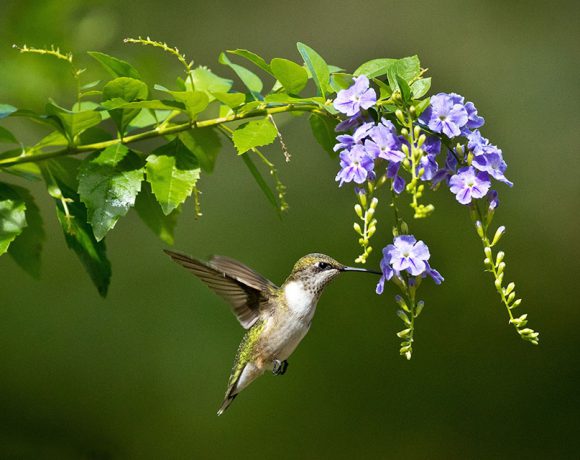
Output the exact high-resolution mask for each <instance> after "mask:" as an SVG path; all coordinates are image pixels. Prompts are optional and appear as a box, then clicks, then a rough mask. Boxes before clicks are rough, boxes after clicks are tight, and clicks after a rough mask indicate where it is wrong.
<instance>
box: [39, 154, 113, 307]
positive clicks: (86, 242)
mask: <svg viewBox="0 0 580 460" xmlns="http://www.w3.org/2000/svg"><path fill="white" fill-rule="evenodd" d="M67 160H68V161H63V160H62V159H61V160H59V161H50V162H48V164H45V166H44V167H43V175H44V178H45V181H46V184H47V189H48V193H49V194H50V196H52V197H53V198H54V199H55V203H56V215H57V217H58V221H59V223H60V225H61V227H62V230H63V232H64V237H65V241H66V244H67V246H68V247H69V248H70V249H72V250H73V251H74V252H75V253H76V255H77V256H78V258H79V259H80V261H81V263H82V264H83V266H84V267H85V269H86V270H87V272H88V274H89V276H90V277H91V280H92V281H93V283H94V284H95V286H96V287H97V290H98V291H99V294H100V295H101V296H103V297H105V296H106V295H107V290H108V287H109V282H110V280H111V264H110V263H109V260H108V259H107V254H106V248H105V242H104V241H100V242H98V241H97V240H96V239H95V237H94V235H93V231H92V229H91V227H90V226H89V224H88V223H87V211H86V208H85V206H84V205H83V204H82V203H81V202H80V200H79V196H78V194H77V193H76V192H75V191H74V189H73V188H71V187H70V185H72V186H75V188H76V180H75V179H74V177H71V170H74V171H76V170H78V163H79V162H78V161H76V160H71V159H67ZM75 165H77V166H75ZM67 184H69V185H67ZM63 201H65V203H66V207H65V204H64V203H63Z"/></svg>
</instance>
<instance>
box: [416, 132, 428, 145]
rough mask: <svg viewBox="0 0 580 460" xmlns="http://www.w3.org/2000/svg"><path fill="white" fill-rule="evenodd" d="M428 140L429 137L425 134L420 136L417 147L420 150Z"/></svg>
mask: <svg viewBox="0 0 580 460" xmlns="http://www.w3.org/2000/svg"><path fill="white" fill-rule="evenodd" d="M426 140H427V136H425V134H421V135H420V136H419V139H417V147H418V148H421V147H423V144H424V143H425V141H426Z"/></svg>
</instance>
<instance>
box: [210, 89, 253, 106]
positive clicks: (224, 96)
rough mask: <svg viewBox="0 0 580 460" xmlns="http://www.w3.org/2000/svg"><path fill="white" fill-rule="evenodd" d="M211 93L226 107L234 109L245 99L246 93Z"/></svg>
mask: <svg viewBox="0 0 580 460" xmlns="http://www.w3.org/2000/svg"><path fill="white" fill-rule="evenodd" d="M212 95H213V96H214V97H215V98H216V99H217V100H218V101H220V102H222V103H223V104H226V105H227V106H228V107H230V108H232V109H235V108H236V107H239V106H240V105H242V104H243V103H244V102H245V101H246V95H245V94H244V93H220V92H217V93H212Z"/></svg>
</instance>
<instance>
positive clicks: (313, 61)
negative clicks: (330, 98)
mask: <svg viewBox="0 0 580 460" xmlns="http://www.w3.org/2000/svg"><path fill="white" fill-rule="evenodd" d="M296 46H297V48H298V51H299V53H300V55H301V56H302V59H304V63H305V64H306V66H307V67H308V69H310V73H311V75H312V78H313V79H314V84H315V85H316V87H317V88H318V90H319V91H320V94H321V95H322V97H324V98H326V93H327V92H328V91H329V89H330V88H329V80H330V71H329V69H328V64H327V63H326V62H325V60H324V59H323V58H322V57H321V56H320V54H318V53H317V52H316V51H314V50H313V49H312V48H310V47H309V46H307V45H305V44H304V43H300V42H298V43H297V44H296Z"/></svg>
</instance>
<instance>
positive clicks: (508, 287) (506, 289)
mask: <svg viewBox="0 0 580 460" xmlns="http://www.w3.org/2000/svg"><path fill="white" fill-rule="evenodd" d="M515 287H516V283H510V284H508V285H507V287H506V288H505V291H504V295H508V294H509V293H511V292H512V291H513V290H514V289H515Z"/></svg>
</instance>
